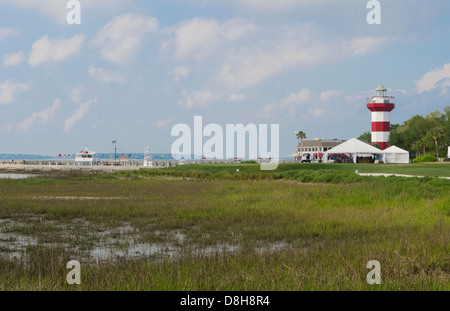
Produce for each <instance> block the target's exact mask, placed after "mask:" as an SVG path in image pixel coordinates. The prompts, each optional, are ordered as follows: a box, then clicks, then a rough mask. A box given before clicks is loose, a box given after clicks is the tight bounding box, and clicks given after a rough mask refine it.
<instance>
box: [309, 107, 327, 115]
mask: <svg viewBox="0 0 450 311" xmlns="http://www.w3.org/2000/svg"><path fill="white" fill-rule="evenodd" d="M325 112H326V110H325V109H323V108H317V109H308V113H310V114H312V115H313V116H315V117H320V116H322V115H323V114H324V113H325Z"/></svg>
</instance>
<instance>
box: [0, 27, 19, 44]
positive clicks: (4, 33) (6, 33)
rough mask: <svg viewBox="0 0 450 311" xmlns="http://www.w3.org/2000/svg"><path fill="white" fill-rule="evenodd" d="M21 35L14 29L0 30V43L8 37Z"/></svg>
mask: <svg viewBox="0 0 450 311" xmlns="http://www.w3.org/2000/svg"><path fill="white" fill-rule="evenodd" d="M19 33H20V31H19V30H17V29H14V28H0V41H2V40H3V39H6V38H8V37H11V36H15V35H18V34H19Z"/></svg>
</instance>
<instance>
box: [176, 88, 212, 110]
mask: <svg viewBox="0 0 450 311" xmlns="http://www.w3.org/2000/svg"><path fill="white" fill-rule="evenodd" d="M183 96H184V97H185V98H184V99H182V100H180V101H179V102H178V104H179V105H180V106H183V107H186V108H194V107H206V106H208V105H209V104H210V103H211V102H212V101H213V100H214V95H213V93H212V92H211V91H195V92H192V93H191V94H188V93H187V92H186V91H183Z"/></svg>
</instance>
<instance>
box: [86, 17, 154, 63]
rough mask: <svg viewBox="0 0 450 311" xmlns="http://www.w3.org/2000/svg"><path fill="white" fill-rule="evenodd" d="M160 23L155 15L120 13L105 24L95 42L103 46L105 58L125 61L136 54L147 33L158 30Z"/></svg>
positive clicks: (118, 61) (115, 61) (116, 61)
mask: <svg viewBox="0 0 450 311" xmlns="http://www.w3.org/2000/svg"><path fill="white" fill-rule="evenodd" d="M158 25H159V22H158V20H157V19H156V18H153V17H146V16H141V15H137V14H132V13H128V14H125V15H119V16H116V17H115V18H113V19H112V20H111V21H110V22H108V23H107V24H106V25H105V26H103V28H102V29H101V30H100V31H99V32H98V33H97V35H96V36H95V38H94V41H93V42H94V45H95V46H97V47H100V48H101V55H102V57H103V58H104V59H106V60H109V61H111V62H114V63H123V62H125V61H127V60H129V59H130V58H131V57H132V56H133V55H134V53H135V52H136V50H137V49H138V48H139V46H140V44H141V41H142V40H143V38H144V36H145V35H146V34H148V33H151V32H154V31H156V30H158V28H159V26H158Z"/></svg>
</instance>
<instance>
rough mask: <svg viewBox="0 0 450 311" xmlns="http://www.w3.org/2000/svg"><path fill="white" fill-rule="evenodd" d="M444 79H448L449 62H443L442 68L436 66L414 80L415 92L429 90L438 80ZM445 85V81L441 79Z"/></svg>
mask: <svg viewBox="0 0 450 311" xmlns="http://www.w3.org/2000/svg"><path fill="white" fill-rule="evenodd" d="M444 79H450V64H445V65H444V67H442V69H440V68H436V69H434V70H432V71H430V72H428V73H426V74H425V75H424V76H423V77H422V78H421V79H420V80H419V81H416V86H417V93H418V94H421V93H423V92H427V91H430V90H432V89H434V88H435V87H436V86H437V85H438V83H439V82H440V81H443V80H444ZM443 83H444V85H441V86H445V84H446V83H445V81H443Z"/></svg>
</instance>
